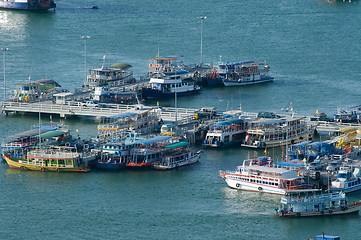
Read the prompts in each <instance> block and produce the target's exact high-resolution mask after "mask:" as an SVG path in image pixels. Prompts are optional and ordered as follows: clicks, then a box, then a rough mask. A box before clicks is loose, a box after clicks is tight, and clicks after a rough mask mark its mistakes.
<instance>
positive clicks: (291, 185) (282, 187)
mask: <svg viewBox="0 0 361 240" xmlns="http://www.w3.org/2000/svg"><path fill="white" fill-rule="evenodd" d="M271 162H272V160H271V159H270V158H269V157H258V158H255V159H248V160H244V161H243V164H242V165H241V166H238V167H237V169H236V171H232V172H231V171H226V172H222V171H221V172H220V176H221V177H222V178H223V179H224V180H225V181H226V183H227V184H228V186H230V187H231V188H235V189H240V190H249V191H255V192H264V193H272V194H280V195H285V194H287V193H288V192H295V191H302V190H303V189H305V188H306V184H305V181H304V178H303V177H301V176H298V174H297V171H291V170H286V169H284V168H276V167H271V165H270V163H271Z"/></svg>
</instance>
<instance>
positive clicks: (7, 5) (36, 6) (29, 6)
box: [0, 0, 56, 11]
mask: <svg viewBox="0 0 361 240" xmlns="http://www.w3.org/2000/svg"><path fill="white" fill-rule="evenodd" d="M55 7H56V4H55V2H54V0H0V9H16V10H33V11H44V10H48V9H55Z"/></svg>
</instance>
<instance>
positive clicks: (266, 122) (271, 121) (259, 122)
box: [253, 118, 286, 125]
mask: <svg viewBox="0 0 361 240" xmlns="http://www.w3.org/2000/svg"><path fill="white" fill-rule="evenodd" d="M253 122H255V123H258V124H264V125H267V124H276V123H285V122H286V120H284V119H265V118H261V119H257V120H256V121H253Z"/></svg>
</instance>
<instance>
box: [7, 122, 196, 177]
mask: <svg viewBox="0 0 361 240" xmlns="http://www.w3.org/2000/svg"><path fill="white" fill-rule="evenodd" d="M39 132H40V135H39ZM10 138H11V139H12V140H10V141H8V142H4V143H3V144H2V148H3V157H4V159H5V161H6V162H7V163H8V165H9V167H10V168H16V169H22V170H33V171H42V172H45V171H54V172H55V171H56V172H71V171H72V172H87V171H89V170H90V167H91V166H93V167H96V168H99V169H113V170H116V169H121V168H125V167H131V168H135V167H142V168H144V167H151V168H154V169H164V170H166V169H173V168H177V167H181V166H185V165H189V164H193V163H195V162H197V161H198V159H199V158H200V154H201V151H199V150H196V149H195V148H194V147H192V146H190V144H189V143H188V142H186V141H182V139H181V138H179V137H174V136H167V135H159V136H154V137H151V138H141V137H138V136H137V134H136V133H134V132H131V133H130V134H129V136H127V137H123V138H113V140H112V141H108V142H103V143H93V142H82V141H80V140H77V139H76V140H73V139H71V137H70V135H69V131H68V130H67V131H64V127H63V126H61V127H55V126H52V127H48V128H46V127H41V128H38V129H34V130H30V131H26V132H24V133H20V134H16V135H13V136H10Z"/></svg>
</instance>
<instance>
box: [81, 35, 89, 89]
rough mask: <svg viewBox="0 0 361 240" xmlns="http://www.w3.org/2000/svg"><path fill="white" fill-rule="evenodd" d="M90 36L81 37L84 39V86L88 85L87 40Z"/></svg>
mask: <svg viewBox="0 0 361 240" xmlns="http://www.w3.org/2000/svg"><path fill="white" fill-rule="evenodd" d="M89 38H90V36H81V39H84V55H85V56H84V74H85V83H84V86H86V84H87V74H86V40H87V39H89Z"/></svg>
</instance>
